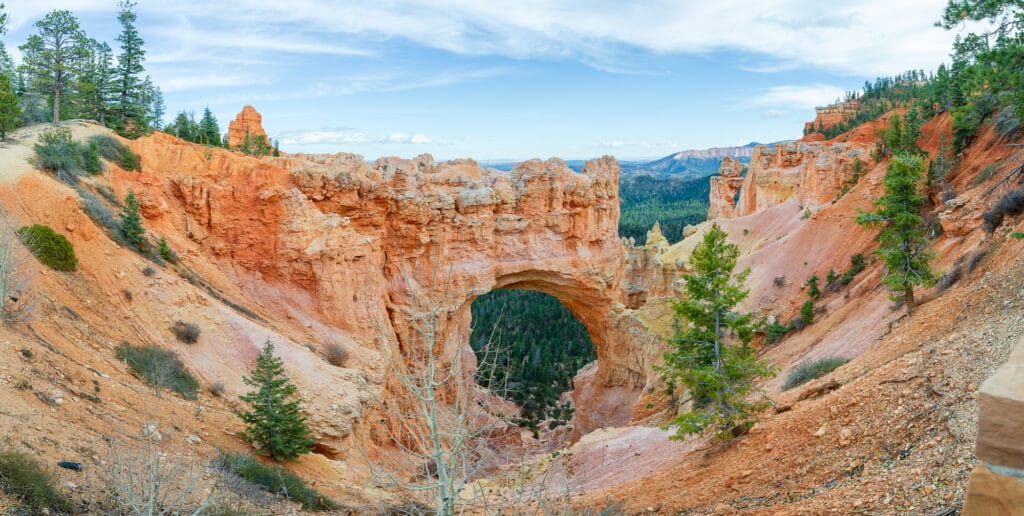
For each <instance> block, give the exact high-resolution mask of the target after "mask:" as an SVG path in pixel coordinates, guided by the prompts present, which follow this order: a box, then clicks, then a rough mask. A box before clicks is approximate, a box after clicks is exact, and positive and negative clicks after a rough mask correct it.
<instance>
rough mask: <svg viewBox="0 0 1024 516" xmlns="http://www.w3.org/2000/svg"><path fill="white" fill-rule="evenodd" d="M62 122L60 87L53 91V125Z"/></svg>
mask: <svg viewBox="0 0 1024 516" xmlns="http://www.w3.org/2000/svg"><path fill="white" fill-rule="evenodd" d="M59 123H60V88H59V87H58V88H56V89H55V90H54V92H53V125H57V124H59Z"/></svg>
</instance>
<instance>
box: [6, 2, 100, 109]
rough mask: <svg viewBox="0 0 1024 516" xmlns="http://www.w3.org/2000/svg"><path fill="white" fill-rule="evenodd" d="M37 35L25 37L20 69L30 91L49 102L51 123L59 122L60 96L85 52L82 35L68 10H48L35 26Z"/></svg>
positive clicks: (71, 80)
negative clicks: (42, 94)
mask: <svg viewBox="0 0 1024 516" xmlns="http://www.w3.org/2000/svg"><path fill="white" fill-rule="evenodd" d="M35 26H36V28H37V29H39V34H33V35H31V36H29V38H28V41H27V42H25V44H24V45H21V46H20V47H18V48H19V49H21V52H22V67H23V68H24V70H25V71H26V73H27V75H28V76H29V81H30V82H31V84H32V87H33V89H35V90H37V91H41V92H43V93H45V94H47V95H49V96H50V97H51V98H52V100H53V123H54V124H56V123H58V122H60V113H61V94H62V93H65V92H66V91H67V90H68V88H69V87H70V86H71V85H72V84H74V81H75V78H76V77H77V75H78V69H77V67H78V65H79V64H80V63H81V61H82V59H83V57H84V55H85V53H86V49H85V40H86V38H85V33H84V32H82V29H81V27H79V25H78V20H77V19H76V18H75V17H74V15H72V14H71V12H70V11H63V10H57V11H50V12H49V13H48V14H47V15H46V16H45V17H43V19H41V20H39V21H37V22H36V23H35Z"/></svg>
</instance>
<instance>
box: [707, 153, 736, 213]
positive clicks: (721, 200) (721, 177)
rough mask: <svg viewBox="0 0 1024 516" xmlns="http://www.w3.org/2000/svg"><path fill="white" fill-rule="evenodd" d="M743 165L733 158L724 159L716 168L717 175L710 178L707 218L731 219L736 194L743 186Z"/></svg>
mask: <svg viewBox="0 0 1024 516" xmlns="http://www.w3.org/2000/svg"><path fill="white" fill-rule="evenodd" d="M742 173H743V164H742V163H740V162H739V161H736V160H735V159H733V158H730V157H725V158H723V159H722V164H721V165H720V166H719V167H718V175H717V176H714V177H712V178H711V203H710V204H711V206H710V207H709V208H708V218H709V219H717V218H724V219H729V218H732V217H733V215H734V213H735V208H736V192H738V191H739V189H740V185H742V184H743V178H742V177H740V174H742Z"/></svg>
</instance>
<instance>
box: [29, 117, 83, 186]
mask: <svg viewBox="0 0 1024 516" xmlns="http://www.w3.org/2000/svg"><path fill="white" fill-rule="evenodd" d="M32 148H33V150H35V153H36V165H37V166H38V167H39V168H41V169H46V170H52V171H53V172H54V173H55V174H56V175H57V179H59V180H61V181H63V182H65V183H67V184H70V185H75V184H77V183H78V174H79V173H81V171H82V155H83V149H82V145H81V144H79V143H78V142H75V141H74V140H72V139H71V130H70V129H68V128H65V127H61V128H56V129H51V130H49V131H46V132H45V133H43V134H42V135H40V136H39V143H36V144H35V145H33V147H32Z"/></svg>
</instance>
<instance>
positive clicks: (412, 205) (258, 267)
mask: <svg viewBox="0 0 1024 516" xmlns="http://www.w3.org/2000/svg"><path fill="white" fill-rule="evenodd" d="M133 149H134V150H135V151H136V152H138V153H139V154H140V155H144V156H145V157H146V163H147V164H148V166H147V168H146V174H142V175H134V176H133V175H130V174H128V175H123V176H118V177H119V178H120V179H123V180H124V182H123V183H122V184H121V185H120V186H119V187H118V189H119V190H122V189H123V190H127V189H128V188H132V189H135V190H139V191H145V192H147V195H146V198H147V199H149V200H148V201H147V204H152V205H153V206H160V205H161V204H162V203H176V204H179V205H180V206H181V211H182V212H183V213H184V217H183V218H182V220H181V221H180V224H182V225H183V226H184V227H183V230H184V231H185V233H186V234H187V235H189V237H190V238H191V239H193V240H194V241H196V242H201V243H202V245H203V247H205V248H206V249H208V250H209V252H211V253H213V254H214V255H216V256H219V257H222V258H225V259H229V260H230V261H231V262H233V263H235V264H237V265H239V266H241V267H243V268H245V269H247V270H249V271H252V272H253V273H255V274H258V275H259V276H260V277H262V278H263V279H264V280H265V281H269V282H272V283H275V284H280V285H285V286H287V287H288V288H289V289H291V290H294V289H295V288H298V289H299V290H300V291H301V292H303V293H304V294H303V296H309V297H308V298H306V299H304V300H302V301H301V302H302V303H303V304H310V303H311V304H312V305H313V306H314V307H315V309H316V311H317V312H318V314H319V315H320V317H322V319H323V320H324V321H325V322H328V323H330V324H333V325H335V326H336V327H338V328H341V329H342V330H344V332H345V338H346V339H348V340H350V341H353V342H356V343H358V344H360V345H363V346H366V347H377V346H378V344H377V343H378V339H383V340H384V341H386V342H387V343H388V345H389V349H392V350H394V351H395V352H396V353H397V350H399V349H409V348H410V347H411V346H412V347H415V346H416V345H418V344H417V342H418V341H419V336H418V335H417V332H416V331H415V329H414V327H413V324H412V323H411V321H413V320H414V319H416V318H417V317H421V316H422V313H421V312H423V311H424V310H425V309H426V308H425V307H427V306H430V305H431V304H433V305H435V306H436V307H437V308H439V309H440V310H441V313H443V314H445V316H444V317H443V318H442V320H441V321H439V327H438V330H437V342H438V343H439V345H440V344H443V350H444V351H443V352H444V354H445V355H446V356H454V355H455V353H456V351H457V350H461V349H463V348H464V347H465V346H466V345H467V343H468V337H469V328H470V304H471V303H472V301H473V299H475V298H476V297H477V296H479V295H481V294H484V293H486V292H489V291H491V290H494V289H498V288H525V289H533V290H539V291H541V292H545V293H548V294H551V295H553V296H555V297H556V298H558V299H559V300H560V301H561V302H562V303H563V304H565V306H566V307H568V308H569V309H570V310H571V311H572V312H573V313H574V314H575V315H576V316H577V318H579V320H580V321H581V322H582V323H583V324H584V325H585V326H586V327H587V329H588V330H589V331H590V335H591V337H592V339H593V341H594V344H595V346H596V347H597V351H598V356H599V361H598V366H597V367H596V370H593V371H591V372H590V373H589V374H587V375H583V376H582V377H581V379H580V380H579V382H578V383H577V386H578V387H581V386H582V388H581V389H577V392H579V393H582V392H586V395H577V399H576V402H577V405H576V406H577V409H576V426H575V429H576V431H577V432H584V433H585V432H587V431H590V430H592V429H594V428H596V427H600V426H606V425H616V424H625V423H626V422H627V421H629V419H630V415H631V410H632V404H633V403H634V402H635V400H636V399H637V397H638V395H639V390H640V389H641V388H642V387H643V386H644V385H646V384H647V382H648V381H649V379H650V378H651V377H652V376H653V373H652V372H651V371H650V368H649V367H647V364H648V363H649V362H650V360H651V359H653V357H655V356H656V355H657V350H658V345H657V341H656V339H654V337H651V336H647V337H645V335H646V332H645V330H644V329H643V326H642V324H640V323H639V322H638V321H636V320H635V319H633V318H632V317H631V316H630V314H629V310H627V307H626V304H627V302H628V301H629V300H628V297H629V296H628V294H627V289H626V288H625V283H626V282H625V281H624V280H625V278H626V277H627V275H630V274H633V272H632V269H630V268H629V267H627V260H626V250H625V248H624V246H623V244H622V242H621V240H620V239H619V236H618V225H617V224H618V216H619V204H618V172H619V168H618V164H617V163H616V162H615V160H614V159H612V158H610V157H606V158H603V159H600V160H596V161H591V162H588V163H587V164H586V165H585V166H584V169H583V171H582V173H575V172H573V171H572V170H570V169H569V168H568V167H567V166H566V165H565V163H564V162H562V161H560V160H557V159H552V160H549V161H540V160H533V161H527V162H524V163H521V164H519V165H517V166H516V168H515V169H514V170H513V171H512V172H511V173H506V172H499V171H495V170H491V169H483V168H481V167H479V166H477V164H476V163H475V162H473V161H471V160H459V161H452V162H448V163H441V164H437V163H435V162H434V159H433V158H432V157H431V156H429V155H422V156H419V157H417V158H416V159H414V160H404V159H398V158H383V159H380V160H378V161H377V162H376V163H375V164H373V165H368V164H367V163H366V162H365V161H364V160H363V159H362V157H360V156H356V155H351V154H335V155H329V156H321V155H317V156H312V155H295V156H291V157H288V158H281V159H276V160H259V159H255V158H248V159H245V160H241V159H238V158H237V157H233V156H231V155H229V154H216V155H214V156H212V157H211V159H209V160H207V159H205V157H204V156H203V155H202V153H201V152H200V150H199V149H197V148H196V147H194V146H191V145H187V144H182V143H181V142H179V141H178V140H176V139H174V138H172V137H170V136H167V135H163V134H159V133H158V134H154V135H153V136H149V137H146V138H142V139H139V140H137V141H136V142H134V143H133ZM153 177H156V178H159V179H160V180H162V182H163V183H162V187H160V188H156V187H154V186H153V184H152V183H153V179H152V178H153ZM161 189H162V194H163V199H162V200H160V199H157V197H158V196H159V195H158V193H157V192H158V191H161ZM148 213H151V214H157V213H159V209H157V208H153V209H151V210H149V211H148ZM652 252H653V251H652ZM438 270H439V271H443V274H442V275H440V276H437V275H433V272H434V271H438ZM439 278H444V282H445V283H446V284H444V285H442V284H432V282H433V283H437V282H438V281H441V280H440V279H439ZM440 291H445V292H446V294H445V295H444V296H443V297H441V298H438V297H437V294H436V292H440ZM432 296H434V297H432ZM295 302H296V303H299V302H300V300H299V299H296V300H295ZM634 304H635V303H634ZM645 339H646V340H645ZM637 349H641V350H644V351H642V352H638V351H637ZM638 356H639V357H641V358H642V360H639V361H638V359H637V357H638Z"/></svg>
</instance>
